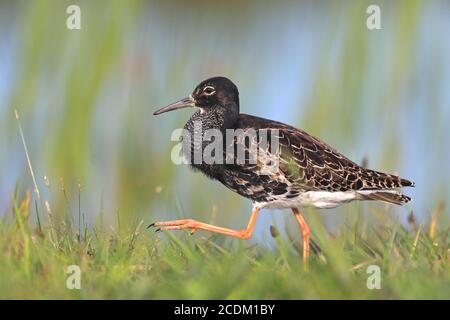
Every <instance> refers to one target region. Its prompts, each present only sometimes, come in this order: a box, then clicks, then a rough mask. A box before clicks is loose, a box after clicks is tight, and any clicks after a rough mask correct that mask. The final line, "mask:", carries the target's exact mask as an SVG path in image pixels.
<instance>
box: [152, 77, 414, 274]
mask: <svg viewBox="0 0 450 320" xmlns="http://www.w3.org/2000/svg"><path fill="white" fill-rule="evenodd" d="M182 108H195V109H196V111H195V113H194V114H193V115H192V116H191V117H190V119H189V120H188V121H187V123H186V124H185V126H184V128H183V132H184V133H183V135H182V137H181V143H182V146H181V151H180V153H181V155H182V156H183V157H184V158H185V159H188V160H189V161H188V163H189V165H190V166H191V168H192V169H194V170H195V171H200V172H202V173H203V174H204V175H206V176H207V177H208V178H210V179H213V180H217V181H219V182H221V183H222V184H223V185H224V186H226V187H227V188H228V189H230V190H231V191H233V192H236V193H238V194H239V195H241V196H243V197H245V198H247V199H249V200H251V202H252V212H251V215H250V219H249V222H248V225H247V227H246V228H245V229H242V230H233V229H229V228H224V227H219V226H216V225H211V224H207V223H204V222H200V221H197V220H194V219H181V220H173V221H160V222H154V223H152V224H151V225H149V227H157V231H164V230H181V229H188V230H190V231H191V232H192V233H193V232H195V231H197V230H207V231H211V232H215V233H220V234H224V235H227V236H232V237H236V238H240V239H249V238H250V236H251V235H252V232H253V229H254V226H255V222H256V219H257V217H258V214H259V212H260V210H261V209H263V208H277V209H290V210H291V211H292V212H293V214H294V217H295V219H296V220H297V222H298V224H299V226H300V231H301V235H302V258H303V263H304V268H305V270H307V269H308V265H309V254H310V235H311V231H310V228H309V227H308V224H307V222H306V220H305V219H304V217H303V215H302V213H301V211H300V210H302V211H303V208H306V207H315V208H319V209H331V208H335V207H338V206H340V205H342V204H344V203H348V202H351V201H355V200H374V201H382V202H387V203H391V204H395V205H404V204H406V203H408V202H409V201H410V200H411V198H410V197H408V196H407V195H404V194H402V193H401V191H400V188H402V187H414V182H413V181H410V180H407V179H404V178H401V177H399V176H397V175H392V174H387V173H383V172H380V171H375V170H371V169H368V168H365V167H363V166H361V165H358V164H357V163H355V162H353V161H351V160H350V159H348V158H347V157H345V156H344V155H342V154H341V153H340V152H338V151H337V150H336V149H334V148H333V147H331V146H330V145H328V144H326V143H325V142H323V141H322V140H320V139H318V138H315V137H314V136H312V135H310V134H308V133H307V132H305V131H303V130H300V129H297V128H295V127H293V126H290V125H287V124H284V123H281V122H277V121H273V120H268V119H264V118H260V117H256V116H252V115H248V114H244V113H240V105H239V91H238V88H237V86H236V85H235V84H234V83H233V82H232V81H231V80H230V79H228V78H226V77H212V78H209V79H206V80H204V81H202V82H201V83H200V84H198V85H197V86H196V88H195V89H194V91H193V92H192V93H191V94H190V95H189V96H187V97H186V98H183V99H181V100H179V101H177V102H175V103H172V104H170V105H168V106H166V107H163V108H161V109H159V110H157V111H155V112H154V115H159V114H162V113H165V112H169V111H173V110H179V109H182ZM208 130H209V131H211V132H214V133H216V134H218V135H217V137H220V136H222V141H219V140H218V141H219V142H218V143H217V144H216V147H218V148H217V150H216V152H215V154H213V153H214V152H213V153H212V154H213V156H218V157H216V158H215V159H216V160H217V159H219V160H220V159H222V161H210V160H211V159H205V158H202V159H195V154H196V153H197V154H200V155H201V154H202V152H205V151H207V150H209V149H208V148H210V149H211V145H210V144H211V141H212V139H203V138H205V136H206V134H207V133H208V132H209V131H208ZM230 131H231V132H232V133H233V132H234V133H235V132H238V134H234V135H232V136H231V135H229V136H231V138H230V139H226V137H227V134H228V132H230ZM255 132H256V135H255ZM267 132H270V134H267ZM264 134H266V135H267V136H268V137H266V139H262V137H263V136H264ZM246 137H247V138H246ZM264 141H265V143H263V142H264ZM220 147H222V148H220ZM237 150H241V153H240V156H241V158H242V157H243V159H239V152H237ZM242 151H243V152H242ZM242 155H243V156H242ZM195 160H197V161H195ZM239 160H240V161H239ZM250 160H253V161H250ZM274 163H275V164H276V165H274Z"/></svg>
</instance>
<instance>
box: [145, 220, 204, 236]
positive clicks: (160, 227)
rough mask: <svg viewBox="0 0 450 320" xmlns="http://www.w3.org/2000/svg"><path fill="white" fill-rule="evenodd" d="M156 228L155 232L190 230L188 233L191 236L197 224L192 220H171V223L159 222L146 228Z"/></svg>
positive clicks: (196, 228)
mask: <svg viewBox="0 0 450 320" xmlns="http://www.w3.org/2000/svg"><path fill="white" fill-rule="evenodd" d="M153 227H155V228H157V229H156V230H155V232H160V231H166V230H182V229H190V230H189V233H190V234H193V233H195V232H196V231H197V230H198V222H197V221H195V220H192V219H182V220H172V221H159V222H154V223H152V224H150V225H149V226H148V227H147V229H148V228H153Z"/></svg>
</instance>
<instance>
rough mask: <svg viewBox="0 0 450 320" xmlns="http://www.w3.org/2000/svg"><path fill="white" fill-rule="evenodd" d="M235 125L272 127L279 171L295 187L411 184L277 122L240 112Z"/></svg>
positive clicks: (362, 187) (339, 188) (333, 188)
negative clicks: (358, 162) (367, 165)
mask: <svg viewBox="0 0 450 320" xmlns="http://www.w3.org/2000/svg"><path fill="white" fill-rule="evenodd" d="M238 127H239V128H241V129H243V130H249V129H256V130H260V129H267V130H270V129H272V130H270V132H272V134H275V135H278V138H279V139H278V144H279V170H278V172H279V174H282V175H283V176H284V177H285V178H286V179H287V180H289V182H290V183H291V184H292V187H293V188H297V189H298V191H309V190H323V191H349V190H389V189H395V188H399V187H404V186H413V185H414V183H413V182H411V181H408V180H406V179H402V178H400V177H398V176H395V175H390V174H385V173H382V172H378V171H374V170H369V169H366V168H363V167H361V166H359V165H358V164H356V163H355V162H353V161H351V160H349V159H348V158H346V157H345V156H343V155H342V154H340V153H339V152H338V151H336V150H335V149H333V148H332V147H331V146H329V145H327V144H326V143H324V142H323V141H321V140H319V139H317V138H315V137H313V136H311V135H309V134H308V133H306V132H304V131H302V130H299V129H296V128H294V127H291V126H288V125H285V124H283V123H280V122H276V121H271V120H266V119H262V118H257V117H254V116H250V115H244V114H241V115H240V117H239V121H238ZM273 130H275V131H273ZM269 148H270V143H269V147H268V148H267V149H269ZM272 157H273V154H269V152H267V155H266V156H265V157H262V159H258V162H257V168H258V169H259V170H261V169H264V166H265V163H266V162H267V161H268V160H269V159H271V158H272ZM253 169H254V168H253ZM279 178H280V177H278V179H279Z"/></svg>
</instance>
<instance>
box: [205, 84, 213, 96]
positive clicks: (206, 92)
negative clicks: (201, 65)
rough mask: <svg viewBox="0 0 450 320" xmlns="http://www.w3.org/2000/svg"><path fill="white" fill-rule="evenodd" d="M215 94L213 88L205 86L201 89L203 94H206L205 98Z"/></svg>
mask: <svg viewBox="0 0 450 320" xmlns="http://www.w3.org/2000/svg"><path fill="white" fill-rule="evenodd" d="M215 92H216V90H215V89H214V87H211V86H207V87H205V88H204V89H203V93H204V94H206V95H207V96H210V95H212V94H214V93H215Z"/></svg>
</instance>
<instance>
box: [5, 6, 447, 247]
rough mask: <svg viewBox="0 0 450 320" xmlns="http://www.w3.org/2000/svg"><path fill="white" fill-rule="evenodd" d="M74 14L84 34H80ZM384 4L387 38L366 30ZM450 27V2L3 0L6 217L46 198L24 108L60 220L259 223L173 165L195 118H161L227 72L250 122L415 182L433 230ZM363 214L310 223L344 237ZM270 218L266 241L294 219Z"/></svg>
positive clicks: (183, 114)
mask: <svg viewBox="0 0 450 320" xmlns="http://www.w3.org/2000/svg"><path fill="white" fill-rule="evenodd" d="M70 4H77V5H79V6H80V8H81V30H68V29H67V28H66V19H67V17H68V14H66V8H67V6H68V5H70ZM370 4H377V5H379V6H380V7H381V23H382V29H381V30H372V31H371V30H368V29H367V27H366V19H367V16H368V15H367V13H366V8H367V7H368V5H370ZM449 16H450V2H448V1H310V2H289V1H283V2H274V1H221V2H216V1H107V2H106V1H56V0H54V1H2V2H1V4H0V39H1V40H0V177H1V178H0V215H1V214H8V213H9V212H10V207H11V195H12V194H13V192H14V189H15V187H16V184H18V185H19V190H20V192H22V193H24V192H26V191H27V190H33V183H32V180H31V176H30V173H29V170H28V166H27V163H26V158H25V154H24V150H23V147H22V143H21V140H20V135H19V131H18V125H17V122H16V120H15V117H14V109H17V110H18V111H19V113H20V116H21V123H22V126H23V128H24V133H25V137H26V140H27V143H28V147H29V151H30V157H31V161H32V163H33V167H34V171H35V174H36V178H37V183H38V185H39V187H40V190H41V193H42V201H45V200H48V202H49V203H50V205H51V210H52V213H53V214H54V215H55V216H58V215H60V216H62V215H64V214H66V213H68V212H69V214H70V213H71V212H72V211H73V212H78V206H79V204H78V203H81V206H80V212H81V213H82V215H83V216H84V218H85V221H86V223H87V224H93V223H95V221H97V219H98V218H99V217H101V218H104V220H105V223H107V224H108V225H111V226H112V227H114V228H116V227H117V225H118V224H123V225H127V224H132V223H135V222H136V221H139V220H141V219H143V220H144V221H145V222H149V223H150V222H153V221H154V220H160V219H173V218H178V217H193V218H197V219H200V220H205V221H213V222H215V223H217V224H219V225H223V226H230V227H234V228H240V227H242V226H244V225H245V224H246V221H247V219H248V217H249V211H250V207H251V205H250V203H249V202H248V201H247V200H245V199H243V198H240V197H239V196H238V195H235V194H234V193H232V192H230V191H228V190H227V189H226V188H225V187H223V186H221V185H220V184H219V183H217V182H213V181H209V180H207V179H206V178H205V177H203V176H202V175H201V174H198V173H193V172H191V171H190V170H189V168H188V167H186V166H175V165H174V164H173V163H172V162H171V160H170V153H171V149H172V147H173V146H174V145H175V143H174V142H172V141H170V136H171V133H172V131H173V130H174V129H176V128H180V127H182V126H183V125H184V123H185V122H186V121H187V119H188V117H189V116H190V114H191V113H192V110H185V111H179V112H176V113H170V114H167V115H166V114H165V115H162V116H159V117H154V116H152V112H153V111H154V110H156V109H157V108H158V107H161V106H164V105H166V104H168V103H170V102H173V101H174V100H177V99H179V98H182V97H184V96H186V95H187V94H189V93H190V92H191V90H192V89H193V88H194V87H195V85H196V84H197V83H198V82H200V81H201V80H203V79H205V78H207V77H211V76H216V75H222V76H226V77H229V78H230V79H232V80H233V81H234V82H235V83H236V84H237V86H238V87H239V89H240V98H241V111H242V112H244V113H250V114H255V115H258V116H261V117H265V118H271V119H274V120H278V121H282V122H286V123H289V124H291V125H294V126H297V127H299V128H303V129H305V130H306V131H308V132H309V133H311V134H313V135H315V136H317V137H319V138H321V139H323V140H325V141H326V142H328V143H329V144H331V145H333V146H334V147H335V148H337V149H338V150H340V151H341V152H343V153H344V154H345V155H347V156H348V157H350V158H351V159H352V160H354V161H356V162H362V160H363V159H364V158H366V159H367V160H368V164H369V167H371V168H373V169H377V170H380V171H386V172H390V173H398V174H400V175H402V176H403V177H405V178H408V179H412V180H415V181H416V188H415V189H411V190H406V193H407V194H408V195H410V196H412V197H413V198H414V201H413V202H412V204H410V205H408V206H407V208H406V209H403V208H401V209H397V210H396V212H398V216H399V219H400V220H402V221H405V220H406V217H407V214H408V211H409V210H414V213H415V215H416V216H417V217H418V219H419V220H422V221H423V220H427V219H428V217H429V215H430V214H431V211H432V210H433V209H434V208H435V207H437V206H438V204H439V203H441V202H443V201H445V200H446V199H448V198H449V196H450V192H449V178H450V177H449V170H448V168H449V163H450V143H449V140H448V139H449V129H448V127H447V125H448V124H449V123H450V19H449ZM44 176H46V177H47V178H48V182H49V183H48V184H46V182H45V181H44ZM78 185H80V186H81V191H79V190H78V188H79V187H78ZM63 188H64V189H63ZM64 194H65V195H64ZM79 196H80V199H79ZM355 206H360V205H359V204H355V205H346V206H343V207H341V208H339V209H335V210H329V211H323V212H322V213H319V211H316V210H312V209H308V210H307V212H308V214H316V213H319V214H321V216H322V217H323V220H324V222H325V223H326V224H327V226H328V227H329V228H333V227H334V226H336V225H339V224H340V223H342V221H343V219H344V217H346V216H348V215H351V214H352V213H354V212H355V211H356V210H355ZM362 206H369V207H370V206H375V204H364V205H362ZM363 212H364V211H363ZM269 213H270V212H269V211H267V212H264V214H263V215H262V219H261V221H258V223H257V230H256V233H257V237H261V236H262V237H264V238H269V237H268V227H269V224H270V223H271V222H272V223H277V224H283V223H284V219H291V218H292V217H291V216H290V215H289V216H288V215H287V214H283V213H282V212H281V211H276V210H275V211H273V214H269ZM366 214H370V213H367V212H366ZM273 220H275V222H273ZM287 221H290V220H287ZM268 241H269V240H268Z"/></svg>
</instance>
